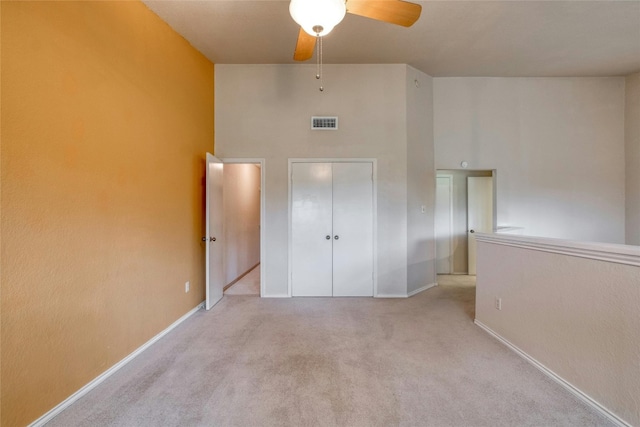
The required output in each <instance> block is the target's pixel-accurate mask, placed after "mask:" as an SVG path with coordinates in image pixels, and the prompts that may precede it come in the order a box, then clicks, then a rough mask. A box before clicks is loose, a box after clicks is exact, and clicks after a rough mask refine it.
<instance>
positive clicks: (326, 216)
mask: <svg viewBox="0 0 640 427" xmlns="http://www.w3.org/2000/svg"><path fill="white" fill-rule="evenodd" d="M289 169H290V186H289V187H290V209H289V212H290V221H289V224H290V242H289V247H290V253H289V259H290V269H291V271H290V276H289V277H290V284H289V285H290V290H291V295H292V296H294V297H295V296H369V297H371V296H373V295H374V276H375V274H374V264H375V263H374V230H375V226H374V225H375V215H374V212H375V209H374V206H375V202H374V194H375V190H374V188H375V187H374V176H375V166H374V162H372V161H371V160H368V161H362V160H336V159H331V160H330V161H315V160H313V161H312V160H298V161H291V162H290V165H289Z"/></svg>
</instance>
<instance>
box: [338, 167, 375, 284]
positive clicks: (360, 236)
mask: <svg viewBox="0 0 640 427" xmlns="http://www.w3.org/2000/svg"><path fill="white" fill-rule="evenodd" d="M332 176H333V296H373V165H372V164H371V163H333V168H332Z"/></svg>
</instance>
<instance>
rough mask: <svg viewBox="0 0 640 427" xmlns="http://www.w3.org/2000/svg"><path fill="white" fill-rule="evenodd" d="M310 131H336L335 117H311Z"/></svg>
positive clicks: (336, 120)
mask: <svg viewBox="0 0 640 427" xmlns="http://www.w3.org/2000/svg"><path fill="white" fill-rule="evenodd" d="M311 129H313V130H338V118H337V117H320V116H312V117H311Z"/></svg>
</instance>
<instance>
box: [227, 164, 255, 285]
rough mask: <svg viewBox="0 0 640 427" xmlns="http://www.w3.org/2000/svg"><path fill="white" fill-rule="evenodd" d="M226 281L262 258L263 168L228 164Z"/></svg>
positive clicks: (239, 274) (231, 279)
mask: <svg viewBox="0 0 640 427" xmlns="http://www.w3.org/2000/svg"><path fill="white" fill-rule="evenodd" d="M223 204H224V248H225V249H224V265H225V285H227V284H229V283H231V282H233V281H234V280H235V279H237V278H238V277H240V276H241V275H243V274H244V273H246V272H247V271H248V270H249V269H250V268H251V267H253V266H255V265H256V264H258V263H259V262H260V168H259V167H258V166H256V165H254V164H233V163H227V164H225V165H224V186H223Z"/></svg>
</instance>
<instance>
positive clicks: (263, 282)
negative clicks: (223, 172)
mask: <svg viewBox="0 0 640 427" xmlns="http://www.w3.org/2000/svg"><path fill="white" fill-rule="evenodd" d="M219 159H220V160H221V161H222V164H227V163H233V164H245V163H253V164H259V165H260V298H263V297H264V295H265V290H266V288H267V278H266V276H267V274H266V271H265V268H266V264H267V263H266V261H267V260H266V257H267V253H266V252H267V251H266V249H265V244H266V241H267V237H266V236H267V223H266V221H265V216H266V215H265V200H266V197H265V195H266V193H267V189H266V186H265V184H266V182H265V176H266V171H265V161H264V158H258V157H246V158H245V157H219Z"/></svg>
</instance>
